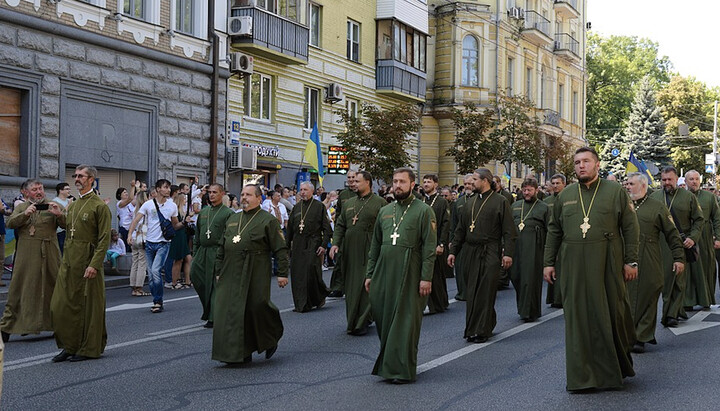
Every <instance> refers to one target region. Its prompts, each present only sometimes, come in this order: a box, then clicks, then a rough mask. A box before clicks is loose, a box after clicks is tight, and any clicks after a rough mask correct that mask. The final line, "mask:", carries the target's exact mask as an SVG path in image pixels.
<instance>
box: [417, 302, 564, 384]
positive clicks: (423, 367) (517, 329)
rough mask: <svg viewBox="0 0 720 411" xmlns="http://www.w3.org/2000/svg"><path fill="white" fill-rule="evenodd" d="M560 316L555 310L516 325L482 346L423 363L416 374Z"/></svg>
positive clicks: (454, 352)
mask: <svg viewBox="0 0 720 411" xmlns="http://www.w3.org/2000/svg"><path fill="white" fill-rule="evenodd" d="M562 314H563V310H557V311H555V312H552V313H550V314H547V315H545V316H543V317H540V319H539V320H538V321H535V322H532V323H525V324H521V325H518V326H517V327H515V328H511V329H509V330H507V331H504V332H501V333H500V334H498V335H496V336H494V337H492V338H491V339H490V340H489V341H488V342H485V343H482V344H471V345H468V346H467V347H464V348H461V349H459V350H457V351H453V352H451V353H449V354H445V355H443V356H442V357H439V358H436V359H434V360H432V361H428V362H426V363H424V364H420V365H419V366H418V367H417V373H418V374H422V373H424V372H425V371H430V370H432V369H433V368H437V367H439V366H441V365H443V364H447V363H449V362H450V361H453V360H456V359H458V358H460V357H463V356H465V355H468V354H470V353H472V352H475V351H477V350H479V349H482V348H485V347H487V346H489V345H491V344H495V343H496V342H499V341H502V340H504V339H506V338H509V337H512V336H513V335H515V334H518V333H521V332H523V331H527V330H529V329H530V328H533V327H535V326H538V325H540V324H542V323H544V322H545V321H549V320H552V319H553V318H555V317H559V316H561V315H562Z"/></svg>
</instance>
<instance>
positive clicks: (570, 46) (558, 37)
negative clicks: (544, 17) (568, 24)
mask: <svg viewBox="0 0 720 411" xmlns="http://www.w3.org/2000/svg"><path fill="white" fill-rule="evenodd" d="M555 54H557V55H558V56H559V57H563V58H565V59H568V60H571V61H575V62H577V61H579V60H580V42H578V41H577V40H575V38H574V37H572V36H571V35H569V34H567V33H557V34H555Z"/></svg>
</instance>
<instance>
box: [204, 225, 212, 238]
mask: <svg viewBox="0 0 720 411" xmlns="http://www.w3.org/2000/svg"><path fill="white" fill-rule="evenodd" d="M210 234H212V231H210V229H209V228H208V229H207V231H205V235H207V239H208V240H209V239H210Z"/></svg>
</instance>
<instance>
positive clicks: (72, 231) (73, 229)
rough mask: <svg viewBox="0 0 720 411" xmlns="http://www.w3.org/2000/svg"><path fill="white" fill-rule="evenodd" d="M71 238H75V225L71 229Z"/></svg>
mask: <svg viewBox="0 0 720 411" xmlns="http://www.w3.org/2000/svg"><path fill="white" fill-rule="evenodd" d="M70 238H75V226H73V227H72V228H71V229H70Z"/></svg>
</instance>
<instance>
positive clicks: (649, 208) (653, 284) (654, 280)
mask: <svg viewBox="0 0 720 411" xmlns="http://www.w3.org/2000/svg"><path fill="white" fill-rule="evenodd" d="M626 187H627V190H628V194H629V195H630V199H631V200H632V201H633V206H634V208H635V213H636V214H637V219H638V223H639V224H640V247H639V250H638V255H639V260H638V279H637V281H631V282H629V283H627V292H628V296H629V297H630V310H631V313H632V317H633V321H634V323H635V334H636V336H637V342H636V343H635V346H634V347H633V352H636V353H642V352H645V344H646V343H650V344H657V341H656V340H655V327H656V325H657V306H658V298H660V293H661V292H662V289H663V275H664V274H663V273H664V271H663V268H662V261H663V259H662V256H661V254H660V242H659V241H660V238H661V237H662V238H664V239H665V241H666V242H667V244H669V245H670V251H671V252H672V259H673V271H674V272H675V273H676V274H681V273H682V272H683V270H684V269H685V251H683V245H682V240H681V239H680V233H679V232H678V230H677V228H676V227H675V225H674V224H673V223H672V218H671V217H670V212H669V211H668V209H667V207H665V204H663V203H662V202H660V201H658V200H656V199H654V198H650V195H649V193H648V190H647V189H648V178H647V174H645V173H631V174H630V175H629V176H628V179H627V183H626Z"/></svg>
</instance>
